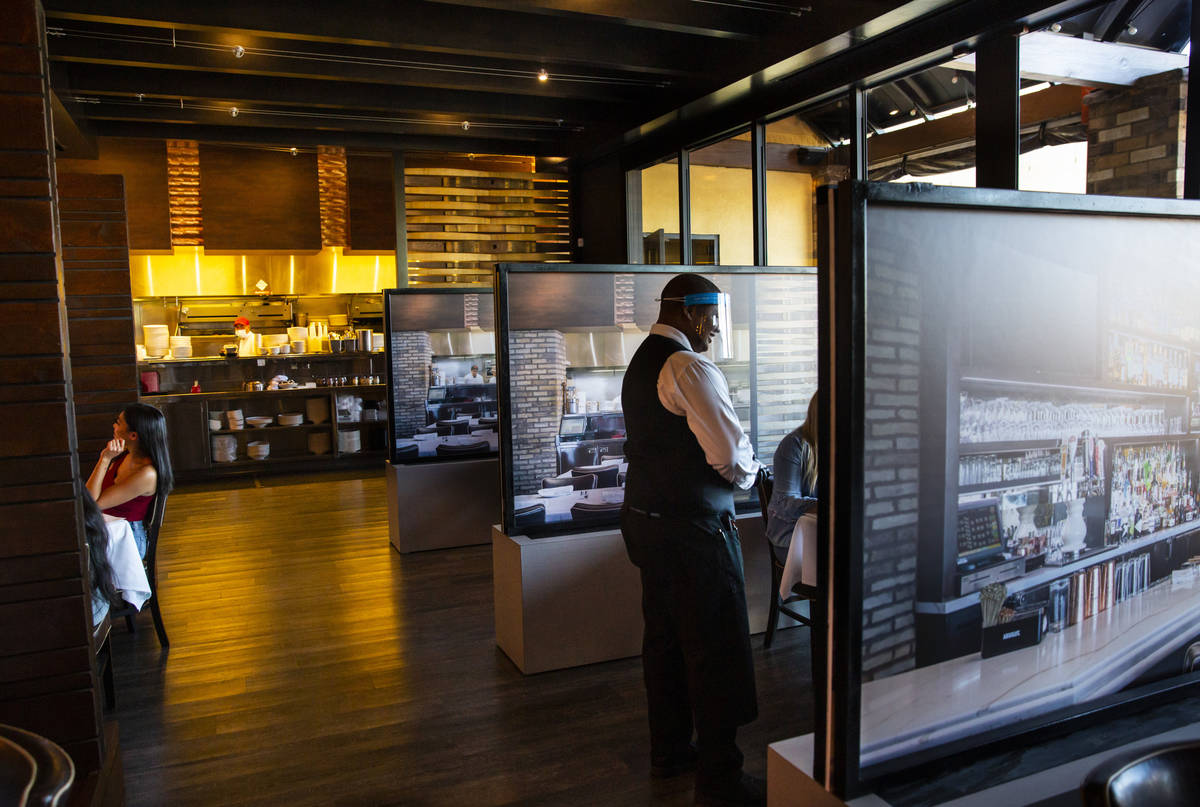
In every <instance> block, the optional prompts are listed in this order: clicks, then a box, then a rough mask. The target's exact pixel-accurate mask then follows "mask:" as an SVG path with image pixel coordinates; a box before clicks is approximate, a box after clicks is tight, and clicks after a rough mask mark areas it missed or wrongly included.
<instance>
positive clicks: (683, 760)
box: [650, 745, 696, 779]
mask: <svg viewBox="0 0 1200 807" xmlns="http://www.w3.org/2000/svg"><path fill="white" fill-rule="evenodd" d="M694 770H696V746H694V745H689V746H688V747H687V748H686V749H685V750H684V751H682V752H681V753H678V754H672V755H670V756H665V757H662V758H652V759H651V760H650V775H651V776H652V777H654V778H655V779H670V778H671V777H673V776H679V775H680V774H684V773H690V772H691V771H694Z"/></svg>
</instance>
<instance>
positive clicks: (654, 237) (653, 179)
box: [630, 159, 679, 263]
mask: <svg viewBox="0 0 1200 807" xmlns="http://www.w3.org/2000/svg"><path fill="white" fill-rule="evenodd" d="M632 173H633V174H634V175H635V176H636V181H635V182H633V183H631V184H633V185H634V187H636V188H638V189H639V192H640V194H641V204H640V208H635V209H640V210H641V213H642V215H641V223H640V225H635V224H634V223H633V222H631V223H630V226H631V227H634V228H635V230H636V231H638V232H640V233H641V237H642V254H641V262H642V263H679V162H678V160H674V159H672V160H666V161H664V162H661V163H658V164H657V165H652V166H650V167H649V168H644V169H642V170H641V171H634V172H632ZM630 257H631V258H634V259H636V258H637V257H638V256H634V255H631V256H630Z"/></svg>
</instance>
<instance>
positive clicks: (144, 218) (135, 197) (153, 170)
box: [58, 137, 199, 250]
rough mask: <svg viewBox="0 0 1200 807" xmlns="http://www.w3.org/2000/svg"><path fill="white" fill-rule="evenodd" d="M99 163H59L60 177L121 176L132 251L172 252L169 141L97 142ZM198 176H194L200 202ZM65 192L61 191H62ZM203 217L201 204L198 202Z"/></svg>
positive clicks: (103, 139) (104, 139)
mask: <svg viewBox="0 0 1200 807" xmlns="http://www.w3.org/2000/svg"><path fill="white" fill-rule="evenodd" d="M96 149H97V151H98V159H95V160H64V159H61V158H60V159H59V160H58V173H59V176H60V177H61V176H62V175H64V174H120V175H121V176H123V177H124V178H125V213H126V217H127V220H128V223H129V248H130V249H145V250H168V249H170V248H171V215H170V206H169V204H168V198H169V193H168V190H167V143H166V141H165V140H135V139H132V138H121V137H98V138H96ZM198 181H199V179H198V176H195V175H194V176H193V177H192V178H191V182H192V183H193V185H194V188H193V190H195V193H196V194H197V195H196V199H197V200H198V198H199V196H198V194H199V190H198V189H199V185H196V184H195V183H197V182H198ZM60 190H61V188H60ZM195 210H196V213H195V215H196V216H199V202H198V201H196V202H195Z"/></svg>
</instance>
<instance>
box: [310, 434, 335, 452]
mask: <svg viewBox="0 0 1200 807" xmlns="http://www.w3.org/2000/svg"><path fill="white" fill-rule="evenodd" d="M331 445H332V442H331V441H330V439H329V432H312V433H311V434H309V435H308V450H309V451H310V452H311V453H313V454H328V453H329V449H330V446H331Z"/></svg>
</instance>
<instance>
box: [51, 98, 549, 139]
mask: <svg viewBox="0 0 1200 807" xmlns="http://www.w3.org/2000/svg"><path fill="white" fill-rule="evenodd" d="M64 105H65V106H66V108H67V110H68V111H71V112H72V113H73V114H76V115H78V114H80V111H86V116H87V119H88V120H89V121H95V122H99V121H104V120H123V121H140V122H143V123H168V124H173V125H178V126H179V128H180V134H178V135H176V136H177V137H190V135H188V134H187V133H186V131H185V129H186V127H187V126H188V125H189V124H205V125H209V126H227V127H229V128H231V129H237V128H242V127H244V128H266V129H279V128H284V129H299V128H304V127H308V128H311V129H314V130H317V131H333V132H339V131H341V132H350V131H352V132H376V133H385V134H395V135H401V134H403V135H421V136H425V137H440V138H443V139H444V140H446V141H447V142H448V143H457V141H458V140H460V139H470V138H473V139H477V140H478V139H480V138H482V137H486V138H489V139H490V138H492V137H495V138H499V139H504V140H510V141H513V142H526V143H534V142H561V141H563V140H565V139H566V138H567V136H568V135H569V134H570V133H569V132H565V131H563V130H562V129H559V128H557V127H554V126H538V125H530V126H521V125H519V124H504V125H488V124H485V123H479V124H473V125H471V126H470V128H467V129H464V128H463V127H462V125H461V121H459V120H456V119H454V118H445V119H444V120H443V121H438V120H436V118H435V117H434V116H429V117H428V118H427V119H418V118H405V117H403V116H399V115H397V116H394V117H392V116H387V115H380V116H365V115H364V116H355V117H354V118H353V119H344V118H339V117H338V115H339V114H340V113H336V112H333V111H331V112H330V113H329V114H328V115H324V114H321V113H309V112H306V111H301V110H290V109H282V108H265V107H252V108H247V109H242V108H239V109H238V114H237V116H234V115H232V114H231V113H230V110H229V109H228V108H227V107H224V106H220V107H218V106H207V105H206V106H199V107H198V106H196V105H195V104H191V105H189V104H184V106H183V107H182V108H180V107H177V106H175V105H174V104H172V103H169V102H167V103H162V102H151V101H144V102H138V101H119V100H117V99H103V98H101V99H97V100H95V101H90V102H87V103H78V102H76V103H71V102H70V101H69V100H68V99H64ZM77 110H78V111H77ZM472 130H473V131H472ZM453 148H454V150H456V151H463V150H468V149H469V147H465V146H460V145H454V146H453Z"/></svg>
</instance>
